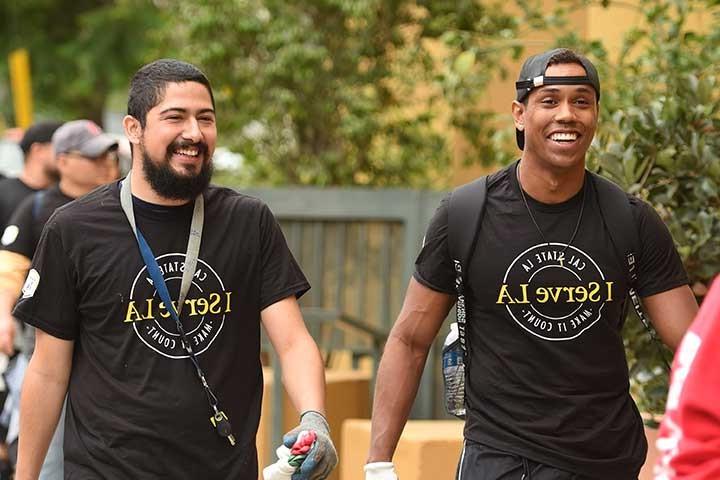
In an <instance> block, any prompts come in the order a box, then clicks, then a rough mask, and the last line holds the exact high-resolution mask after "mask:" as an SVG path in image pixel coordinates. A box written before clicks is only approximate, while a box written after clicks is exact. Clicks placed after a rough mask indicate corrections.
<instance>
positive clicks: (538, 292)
mask: <svg viewBox="0 0 720 480" xmlns="http://www.w3.org/2000/svg"><path fill="white" fill-rule="evenodd" d="M614 288H615V284H614V282H610V281H607V280H606V279H605V275H604V274H603V272H602V271H601V270H600V267H598V265H597V264H596V263H595V261H594V260H593V259H592V258H590V256H589V255H587V254H586V253H585V252H583V251H582V250H580V249H578V248H576V247H573V246H572V245H570V246H568V245H566V244H563V243H550V244H547V243H543V244H541V245H536V246H534V247H531V248H528V249H527V250H525V251H524V252H522V253H521V254H520V255H518V256H517V257H516V258H515V260H513V262H512V263H511V264H510V266H509V267H508V269H507V271H506V272H505V277H504V278H503V283H502V285H501V286H500V290H499V292H498V297H497V302H496V303H498V304H501V305H504V306H505V308H506V310H507V311H508V313H509V314H510V317H511V318H512V319H513V320H515V322H516V323H517V324H518V325H519V326H520V327H522V328H523V329H525V330H527V331H528V332H530V333H531V334H533V335H535V336H537V337H540V338H542V339H545V340H553V341H562V340H571V339H573V338H576V337H578V336H580V335H582V333H583V332H585V331H586V330H587V329H589V328H590V327H592V326H593V325H594V324H595V323H596V322H597V321H598V320H600V318H601V313H602V310H603V307H604V306H605V303H606V302H610V301H614V295H615V291H614Z"/></svg>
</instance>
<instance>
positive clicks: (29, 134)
mask: <svg viewBox="0 0 720 480" xmlns="http://www.w3.org/2000/svg"><path fill="white" fill-rule="evenodd" d="M61 125H62V122H55V121H48V122H38V123H35V124H33V125H31V126H30V128H28V129H27V130H26V131H25V134H24V135H23V137H22V139H21V140H20V148H21V149H22V151H23V155H27V154H28V152H29V151H30V147H32V144H33V143H50V142H51V141H52V136H53V133H55V130H57V129H58V128H60V126H61Z"/></svg>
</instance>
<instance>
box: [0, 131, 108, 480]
mask: <svg viewBox="0 0 720 480" xmlns="http://www.w3.org/2000/svg"><path fill="white" fill-rule="evenodd" d="M52 146H53V151H54V153H55V157H56V158H55V163H56V166H57V169H58V173H59V175H60V181H59V182H58V184H56V185H54V186H52V187H50V188H49V189H47V190H41V191H39V192H35V193H34V194H31V195H29V196H28V197H26V198H25V199H24V200H23V201H22V203H21V204H20V206H18V208H17V209H15V212H14V213H13V214H12V216H11V217H10V220H9V222H8V225H7V227H6V228H5V231H4V232H3V236H2V245H0V351H1V352H3V353H5V354H6V355H8V356H12V355H13V354H14V353H15V342H16V340H17V334H16V332H18V329H20V330H21V331H22V330H24V331H25V333H26V334H25V335H24V341H22V342H19V343H20V345H21V350H22V351H21V354H20V357H15V358H13V360H12V361H11V364H10V365H11V367H12V368H11V369H10V370H9V372H8V374H7V375H6V378H7V379H8V382H7V383H8V389H9V394H8V398H7V400H6V402H5V408H4V409H3V412H4V413H5V416H6V417H9V418H8V419H7V420H8V433H7V436H6V443H7V445H8V456H9V460H10V465H11V467H14V464H15V460H16V457H17V434H18V427H19V423H18V422H19V400H20V384H21V382H22V379H23V377H24V370H25V367H26V365H27V362H28V360H29V358H30V356H31V355H32V348H33V346H34V341H35V338H34V337H35V335H34V333H35V332H34V328H33V327H25V326H24V325H21V324H19V323H18V322H17V321H16V320H15V318H14V317H13V316H12V308H13V307H14V306H15V302H16V300H17V299H18V297H19V296H20V293H21V292H20V288H21V286H22V282H23V280H24V279H25V277H26V275H27V272H28V269H29V267H30V263H31V260H32V258H33V255H34V254H35V248H36V247H37V244H38V242H39V241H40V234H41V232H42V230H43V227H44V226H45V223H46V222H47V220H48V219H49V218H50V216H51V215H52V214H53V212H54V211H55V209H57V208H59V207H61V206H63V205H65V204H66V203H68V202H71V201H72V200H74V199H76V198H79V197H81V196H83V195H85V194H87V193H89V192H90V191H92V190H93V189H94V188H97V187H99V186H100V185H103V184H106V183H109V182H111V181H113V180H116V179H117V178H118V176H119V170H118V158H117V154H116V152H117V148H118V143H117V141H116V140H115V139H114V138H113V137H111V136H109V135H106V134H105V133H104V132H103V131H102V129H101V128H100V127H99V126H97V125H96V124H95V123H93V122H91V121H89V120H75V121H72V122H68V123H65V124H64V125H62V126H61V127H60V128H58V129H57V131H55V133H54V135H53V137H52ZM62 432H63V429H62V424H60V425H58V429H57V431H56V433H55V436H54V437H53V441H52V444H51V447H50V449H49V452H48V455H47V456H46V459H45V462H44V464H43V468H42V473H41V476H40V478H42V479H47V480H52V479H56V478H62V463H63V458H62Z"/></svg>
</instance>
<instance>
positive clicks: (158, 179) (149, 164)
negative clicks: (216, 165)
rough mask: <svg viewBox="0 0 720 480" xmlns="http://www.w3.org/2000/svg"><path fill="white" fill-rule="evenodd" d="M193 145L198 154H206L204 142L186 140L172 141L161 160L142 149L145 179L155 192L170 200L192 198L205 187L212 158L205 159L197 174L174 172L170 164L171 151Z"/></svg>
mask: <svg viewBox="0 0 720 480" xmlns="http://www.w3.org/2000/svg"><path fill="white" fill-rule="evenodd" d="M191 145H192V146H195V147H197V148H198V149H199V150H200V151H199V155H202V156H203V157H206V156H207V153H208V147H207V145H206V144H205V143H202V142H201V143H198V144H192V143H187V142H173V143H172V144H170V145H169V146H168V148H167V153H166V154H165V159H164V161H162V162H158V163H156V162H154V161H153V160H152V159H151V158H150V157H149V156H148V154H147V151H146V150H145V148H143V149H142V165H143V174H144V176H145V179H146V180H147V181H148V182H149V183H150V186H151V187H152V189H153V190H155V192H156V193H157V194H158V195H160V196H162V197H165V198H167V199H170V200H192V199H194V198H195V197H197V196H198V195H200V194H201V193H202V192H204V191H205V189H207V187H208V185H210V179H211V178H212V174H213V163H212V159H207V160H206V161H205V162H204V163H203V165H202V167H201V169H200V172H198V173H197V174H194V175H193V174H190V175H181V174H178V173H177V172H175V170H173V168H172V167H171V166H170V160H171V158H172V155H173V152H174V151H175V150H176V149H177V148H182V147H185V146H191Z"/></svg>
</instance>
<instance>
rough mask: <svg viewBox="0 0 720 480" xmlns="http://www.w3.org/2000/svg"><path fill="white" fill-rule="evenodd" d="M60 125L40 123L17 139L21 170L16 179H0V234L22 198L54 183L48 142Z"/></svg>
mask: <svg viewBox="0 0 720 480" xmlns="http://www.w3.org/2000/svg"><path fill="white" fill-rule="evenodd" d="M60 125H62V123H58V122H40V123H36V124H35V125H32V126H31V127H30V128H28V129H27V131H25V134H24V135H23V137H22V139H21V140H20V149H22V152H23V157H24V159H23V161H24V164H23V169H22V172H21V173H20V176H19V177H17V178H4V179H2V180H0V231H4V230H5V227H6V226H7V221H8V220H9V219H10V215H12V213H13V211H14V210H15V208H17V206H18V205H20V202H21V201H22V200H23V198H25V197H26V196H28V195H30V194H31V193H33V192H36V191H38V190H43V189H45V188H48V187H49V186H50V185H51V184H53V183H55V182H56V181H57V178H58V177H57V169H56V167H55V159H54V157H53V151H52V146H51V145H50V140H51V139H52V136H53V133H55V130H57V129H58V127H59V126H60Z"/></svg>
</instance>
